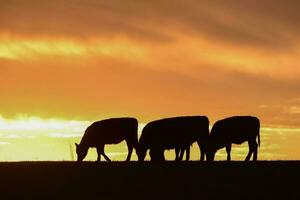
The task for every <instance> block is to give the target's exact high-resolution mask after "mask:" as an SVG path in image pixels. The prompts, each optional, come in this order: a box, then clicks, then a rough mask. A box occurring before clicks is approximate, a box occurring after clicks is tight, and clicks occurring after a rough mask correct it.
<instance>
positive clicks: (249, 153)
mask: <svg viewBox="0 0 300 200" xmlns="http://www.w3.org/2000/svg"><path fill="white" fill-rule="evenodd" d="M248 146H249V152H248V155H247V157H246V159H245V161H246V162H248V161H249V160H250V158H251V155H252V152H253V142H252V141H248Z"/></svg>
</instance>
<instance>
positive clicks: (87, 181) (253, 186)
mask: <svg viewBox="0 0 300 200" xmlns="http://www.w3.org/2000/svg"><path fill="white" fill-rule="evenodd" d="M0 182H1V188H0V191H1V194H0V197H1V199H12V198H14V199H25V198H26V199H155V200H158V199H300V162H298V161H283V162H281V161H268V162H267V161H266V162H265V161H260V162H257V163H244V162H231V163H227V162H215V163H213V164H208V163H200V162H182V163H175V162H166V163H161V164H158V163H156V164H153V163H150V162H144V163H137V162H130V163H125V162H112V163H107V162H102V163H100V164H97V163H93V162H84V163H82V164H78V163H74V162H16V163H1V164H0Z"/></svg>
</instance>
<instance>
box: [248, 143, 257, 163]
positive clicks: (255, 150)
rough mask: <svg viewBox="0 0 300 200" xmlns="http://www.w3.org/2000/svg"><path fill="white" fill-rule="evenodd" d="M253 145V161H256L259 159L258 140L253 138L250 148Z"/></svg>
mask: <svg viewBox="0 0 300 200" xmlns="http://www.w3.org/2000/svg"><path fill="white" fill-rule="evenodd" d="M250 146H251V150H252V152H253V161H256V160H257V146H258V145H257V142H256V140H255V139H254V140H251V142H249V148H250Z"/></svg>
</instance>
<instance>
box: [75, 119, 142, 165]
mask: <svg viewBox="0 0 300 200" xmlns="http://www.w3.org/2000/svg"><path fill="white" fill-rule="evenodd" d="M137 130H138V121H137V120H136V119H135V118H129V117H127V118H110V119H105V120H101V121H96V122H94V123H92V124H91V125H90V126H89V127H88V128H87V129H86V130H85V133H84V135H83V137H82V139H81V141H80V144H77V143H75V145H76V153H77V161H79V162H80V161H82V160H83V159H84V158H85V156H86V155H87V152H88V149H89V148H90V147H95V148H96V149H97V154H98V157H97V161H98V162H100V160H101V155H103V157H104V158H105V160H107V161H111V160H110V159H109V158H108V157H107V155H105V153H104V146H105V145H106V144H118V143H120V142H121V141H123V140H125V141H126V144H127V147H128V155H127V158H126V161H129V160H130V157H131V154H132V150H133V148H136V146H137V144H138V137H137Z"/></svg>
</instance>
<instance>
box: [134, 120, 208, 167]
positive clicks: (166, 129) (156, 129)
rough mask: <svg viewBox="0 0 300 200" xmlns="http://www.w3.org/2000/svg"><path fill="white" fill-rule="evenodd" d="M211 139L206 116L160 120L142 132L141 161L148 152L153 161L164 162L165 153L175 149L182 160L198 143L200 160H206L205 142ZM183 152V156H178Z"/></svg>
mask: <svg viewBox="0 0 300 200" xmlns="http://www.w3.org/2000/svg"><path fill="white" fill-rule="evenodd" d="M208 137H209V121H208V118H207V117H206V116H181V117H173V118H166V119H160V120H156V121H152V122H150V123H148V124H147V125H146V126H145V127H144V128H143V130H142V134H141V137H140V139H139V144H138V148H137V149H136V150H137V155H138V159H139V161H143V160H144V159H145V156H146V153H147V150H148V149H149V150H150V151H149V154H150V158H151V161H164V160H165V157H164V151H165V150H169V149H175V151H176V160H181V159H182V155H183V152H184V150H187V158H186V159H187V160H189V148H190V146H191V144H192V143H194V142H197V143H198V146H199V148H200V151H201V158H200V160H201V161H203V160H204V155H205V145H204V142H205V140H207V139H208ZM179 151H181V152H180V153H181V156H178V154H179Z"/></svg>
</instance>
